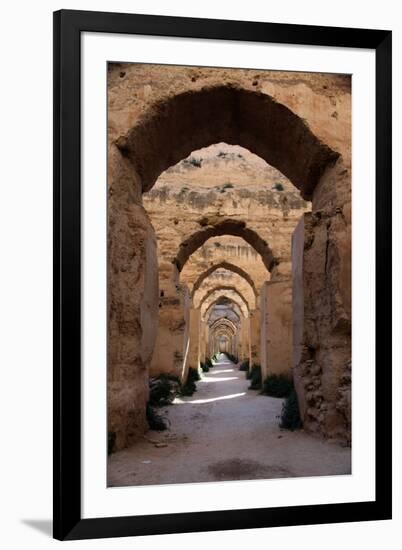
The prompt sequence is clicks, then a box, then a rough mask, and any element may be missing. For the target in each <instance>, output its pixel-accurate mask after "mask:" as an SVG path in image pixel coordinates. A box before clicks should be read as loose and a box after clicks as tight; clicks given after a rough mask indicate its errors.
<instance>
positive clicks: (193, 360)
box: [183, 308, 200, 380]
mask: <svg viewBox="0 0 402 550" xmlns="http://www.w3.org/2000/svg"><path fill="white" fill-rule="evenodd" d="M199 351H200V310H199V308H197V309H194V308H191V309H190V318H189V343H188V357H187V361H186V364H185V369H184V375H183V380H186V379H187V373H188V369H189V368H192V369H198V367H199Z"/></svg>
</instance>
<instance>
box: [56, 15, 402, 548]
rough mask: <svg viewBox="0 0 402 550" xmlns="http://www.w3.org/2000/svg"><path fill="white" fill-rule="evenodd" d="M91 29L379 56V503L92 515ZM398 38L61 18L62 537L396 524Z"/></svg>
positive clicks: (361, 32)
mask: <svg viewBox="0 0 402 550" xmlns="http://www.w3.org/2000/svg"><path fill="white" fill-rule="evenodd" d="M85 31H87V32H97V33H99V32H102V33H120V34H141V35H152V36H166V37H192V38H200V39H219V40H237V41H252V42H270V43H281V44H300V45H313V46H333V47H337V46H338V47H340V46H341V47H346V48H368V49H372V50H375V55H376V92H375V93H376V121H375V122H376V220H375V223H376V358H375V359H376V390H375V391H376V396H375V399H376V457H375V458H376V498H375V501H370V502H353V503H342V504H324V505H306V506H288V507H279V508H259V509H253V512H252V513H250V510H248V509H242V510H230V511H218V512H216V511H207V512H196V513H194V512H193V513H175V514H162V515H145V516H130V517H105V518H94V519H82V515H81V405H80V400H81V224H80V220H81V199H80V197H81V189H80V171H81V143H80V133H81V121H80V118H81V105H80V95H81V79H80V71H81V62H80V55H81V50H80V37H81V33H83V32H85ZM391 40H392V35H391V32H390V31H385V30H367V29H353V28H334V27H318V26H309V25H289V24H276V23H275V24H273V23H257V22H245V21H223V20H212V19H194V18H182V17H165V16H154V15H133V14H123V13H101V12H88V11H70V10H61V11H58V12H55V13H54V525H53V534H54V537H55V538H57V539H60V540H72V539H87V538H101V537H120V536H133V535H149V534H161V533H179V532H197V531H212V530H227V529H249V528H257V527H270V526H288V525H289V526H290V525H306V524H319V523H338V522H352V521H353V522H356V521H367V520H385V519H390V518H391V510H392V506H391V501H392V493H391V489H392V486H391V482H392V480H391V475H392V474H391V471H392V468H391V466H392V464H391V460H392V458H391V426H392V425H391V408H392V404H391V359H392V352H391V343H392V342H391V332H392V331H391V308H392V294H391V293H392V290H391V277H392V275H391V267H392V262H391V248H392V229H391V136H392V119H391V48H392V47H391ZM373 223H374V220H373ZM378 289H380V291H378Z"/></svg>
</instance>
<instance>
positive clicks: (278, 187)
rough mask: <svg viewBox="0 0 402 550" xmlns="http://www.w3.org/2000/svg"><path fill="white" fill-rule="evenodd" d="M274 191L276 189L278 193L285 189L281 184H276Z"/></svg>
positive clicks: (273, 187)
mask: <svg viewBox="0 0 402 550" xmlns="http://www.w3.org/2000/svg"><path fill="white" fill-rule="evenodd" d="M272 189H275V190H276V191H283V190H284V187H283V185H282V184H281V183H274V184H273V186H272Z"/></svg>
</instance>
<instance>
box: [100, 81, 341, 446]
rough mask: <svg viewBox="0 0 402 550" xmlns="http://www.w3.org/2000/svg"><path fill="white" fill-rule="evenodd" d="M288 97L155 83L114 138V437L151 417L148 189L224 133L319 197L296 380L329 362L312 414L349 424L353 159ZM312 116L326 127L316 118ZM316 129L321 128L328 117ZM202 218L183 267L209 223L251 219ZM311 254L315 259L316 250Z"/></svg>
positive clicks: (236, 87) (312, 419) (313, 418)
mask: <svg viewBox="0 0 402 550" xmlns="http://www.w3.org/2000/svg"><path fill="white" fill-rule="evenodd" d="M283 97H284V99H283V102H280V101H278V100H277V99H276V98H273V97H272V96H270V95H268V94H266V93H264V92H262V91H256V90H252V89H248V88H247V87H246V86H243V85H241V84H239V83H238V82H227V83H225V84H224V85H216V84H211V83H210V84H208V85H205V83H203V82H202V79H201V81H200V82H199V83H198V84H197V85H196V86H191V89H185V87H184V89H183V87H182V88H181V89H176V90H175V91H173V92H172V91H168V92H166V94H165V95H164V96H163V94H162V95H160V96H159V98H158V99H157V101H155V102H154V103H152V104H150V105H148V108H147V109H146V111H144V113H143V114H141V115H140V116H137V117H134V118H131V119H130V120H131V122H130V124H131V127H130V128H129V129H128V131H127V132H125V133H123V134H122V135H119V136H118V137H117V139H113V140H112V141H111V142H110V144H109V145H110V146H109V166H108V168H109V210H108V221H109V235H108V256H109V265H108V274H109V282H110V284H109V295H108V305H109V325H108V334H109V342H110V345H109V349H108V388H109V391H108V418H109V430H110V431H111V432H113V433H114V435H115V436H116V448H122V447H124V446H127V445H128V444H130V442H131V441H133V440H134V439H135V437H137V436H138V435H139V434H140V433H142V431H143V430H144V429H145V426H146V420H145V403H146V400H147V378H148V368H149V364H150V361H151V356H152V350H153V347H154V342H155V337H156V334H155V332H156V312H157V311H158V291H157V286H158V282H157V276H156V273H155V275H154V267H155V265H156V264H157V260H156V243H155V235H154V232H153V229H152V225H151V224H150V222H149V219H148V216H147V214H146V212H145V210H144V209H143V207H142V205H141V193H142V192H143V191H146V190H148V189H150V188H151V187H152V185H153V184H154V183H155V181H156V179H157V177H158V176H159V174H160V173H161V172H162V171H163V170H165V169H166V168H168V167H169V166H172V165H173V164H175V163H176V162H177V161H178V160H180V159H183V158H185V157H186V156H187V155H188V154H189V153H191V151H193V150H195V149H198V148H200V147H203V146H207V145H209V144H212V143H217V142H225V143H229V144H240V145H242V146H244V147H246V148H247V149H249V150H250V151H252V152H254V153H256V154H257V155H259V156H260V157H261V158H263V159H265V160H266V161H267V162H268V163H269V164H271V165H273V166H275V167H276V168H278V169H279V170H280V171H281V172H282V173H283V174H285V175H286V176H287V177H288V178H289V179H290V180H291V181H292V183H293V184H294V185H295V186H296V187H297V188H298V189H299V190H300V192H301V195H302V196H303V197H304V198H305V199H308V200H310V199H312V202H313V216H312V223H311V224H310V225H309V226H308V227H307V226H306V225H305V226H304V228H303V232H302V233H303V234H302V236H301V237H300V238H301V239H304V241H305V243H306V246H310V253H309V254H308V255H307V256H304V257H303V259H302V261H303V262H304V263H303V266H302V267H303V269H302V276H301V284H302V286H303V287H304V289H305V292H304V302H303V304H302V309H303V311H302V315H300V316H299V317H303V328H302V344H303V350H307V351H308V352H307V351H305V352H304V351H303V352H302V353H301V355H300V361H299V365H298V368H299V371H300V373H301V374H300V378H301V383H300V384H299V386H298V392H299V394H300V395H301V394H303V393H306V391H307V390H306V387H307V386H306V384H304V381H303V379H304V378H305V379H306V380H307V378H308V372H307V371H308V370H309V367H308V365H311V362H313V363H315V364H317V368H318V370H320V371H321V372H323V371H324V369H328V368H330V369H331V373H332V374H331V376H324V375H322V376H321V375H320V380H319V382H320V384H321V385H320V392H321V394H322V400H323V401H325V402H326V404H327V407H326V410H325V412H323V411H321V412H317V410H315V409H314V406H313V407H311V406H310V407H308V408H307V407H306V417H305V418H304V420H305V426H306V428H309V427H311V429H313V430H314V431H319V432H321V433H324V434H325V435H331V436H332V435H333V436H337V435H339V434H340V433H341V432H342V429H343V428H342V426H341V424H342V422H343V420H342V419H343V417H344V416H345V413H344V411H343V410H342V405H341V404H340V402H338V401H339V400H338V397H337V392H338V390H339V386H340V381H341V379H342V369H343V368H344V366H345V364H346V363H347V362H348V361H349V359H350V302H351V300H350V287H351V285H350V242H351V229H350V170H349V168H350V162H349V159H347V160H346V162H345V163H344V161H343V158H342V156H340V154H339V153H338V152H337V151H335V150H334V148H331V147H330V146H329V145H327V143H324V140H323V139H320V138H319V137H317V135H315V134H314V133H313V132H312V131H311V130H310V128H309V126H308V124H307V123H306V122H305V121H304V120H303V119H302V117H301V116H298V115H297V114H296V113H295V112H293V111H292V110H291V109H290V108H289V106H288V105H287V104H286V103H288V104H291V100H290V99H289V97H290V96H287V95H286V94H284V95H283ZM325 115H326V113H325ZM311 116H312V118H314V116H313V115H311ZM328 116H330V114H329V113H328ZM322 119H323V120H325V116H324V115H322ZM324 124H325V122H324ZM314 127H315V128H318V127H319V122H318V121H317V120H316V119H314ZM320 133H321V135H326V131H325V129H322V131H321V132H320ZM332 137H333V136H331V139H332ZM332 141H333V142H335V141H336V140H335V139H332ZM349 142H350V140H349ZM204 223H205V225H204V226H203V229H201V230H200V232H199V234H198V235H197V237H196V239H195V240H189V241H188V242H186V243H185V246H184V247H183V248H181V249H180V251H179V253H178V254H177V256H176V258H175V263H176V266H177V268H178V270H179V271H180V269H181V268H182V266H183V265H184V263H185V261H186V259H187V258H188V256H189V254H191V250H192V249H195V248H196V246H197V242H205V240H204V241H203V239H206V238H208V235H209V236H213V235H220V234H224V232H225V231H226V232H229V231H232V233H229V234H233V235H239V234H240V230H242V231H243V232H247V231H248V230H249V228H247V227H246V226H245V225H244V226H243V227H241V226H240V225H239V224H238V223H234V222H233V221H230V220H228V221H226V222H223V224H226V227H225V228H224V227H223V225H222V224H221V222H220V221H218V222H217V223H215V220H210V219H206V220H205V221H204ZM249 231H251V230H249ZM247 234H249V233H248V232H247ZM250 238H251V236H250ZM259 244H261V245H263V246H265V245H266V243H265V244H264V242H262V243H259ZM312 254H314V257H315V258H316V259H319V261H315V262H311V261H310V260H309V258H310V257H311V255H312ZM322 258H323V259H324V261H323V262H321V259H322ZM266 262H267V263H266V265H267V267H268V268H269V269H272V268H273V266H274V264H275V258H274V257H273V256H272V255H271V258H269V257H267V258H266ZM146 266H148V267H147V268H146ZM146 272H147V273H148V275H145V273H146ZM304 319H306V320H308V319H319V321H320V322H319V323H314V322H304ZM328 365H330V366H329V367H328ZM305 371H306V372H305ZM309 410H310V413H309Z"/></svg>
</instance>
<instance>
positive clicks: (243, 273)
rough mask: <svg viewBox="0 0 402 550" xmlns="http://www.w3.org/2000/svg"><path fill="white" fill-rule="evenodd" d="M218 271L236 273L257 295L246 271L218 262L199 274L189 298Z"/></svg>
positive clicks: (230, 264) (228, 263)
mask: <svg viewBox="0 0 402 550" xmlns="http://www.w3.org/2000/svg"><path fill="white" fill-rule="evenodd" d="M218 269H226V270H227V271H233V273H237V274H238V275H240V276H241V277H243V279H245V280H246V281H247V283H248V284H249V285H250V286H251V288H252V289H253V292H254V294H255V296H257V294H258V293H257V289H256V288H255V284H254V281H253V279H252V278H251V277H250V275H249V274H248V273H247V272H246V271H244V269H242V268H241V267H239V266H237V265H234V264H233V263H230V262H220V263H218V264H214V265H212V266H211V267H210V268H208V269H206V270H205V271H204V272H203V273H201V275H200V276H199V277H198V279H197V280H196V282H195V283H194V286H193V289H192V291H191V296H192V297H193V298H194V295H195V293H196V292H197V290H198V289H199V288H200V286H201V285H202V283H203V281H204V280H205V279H206V278H207V277H209V276H210V275H211V274H212V273H214V272H215V271H217V270H218Z"/></svg>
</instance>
